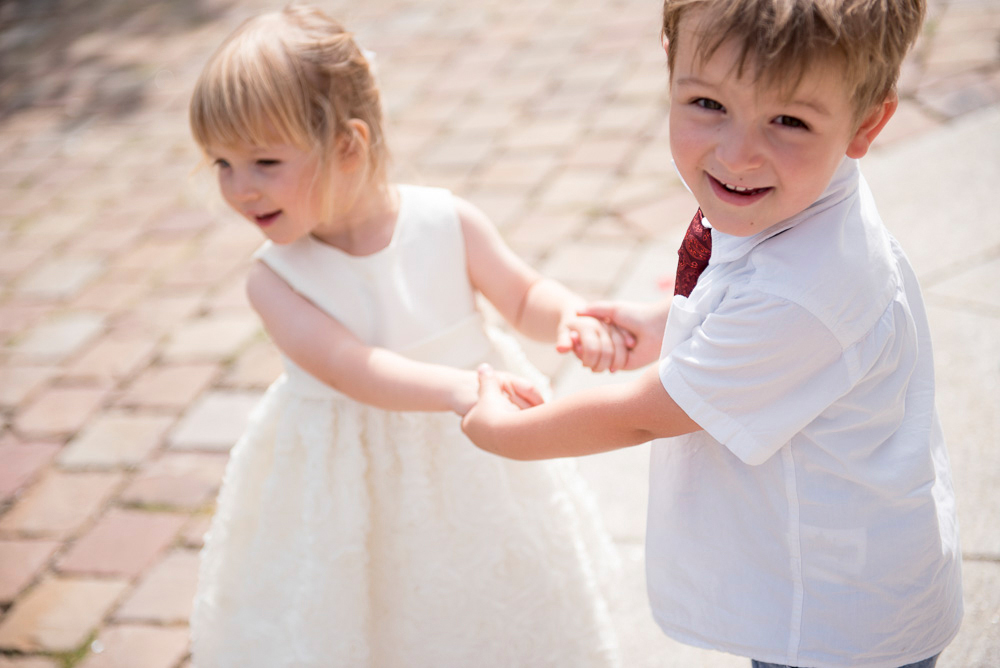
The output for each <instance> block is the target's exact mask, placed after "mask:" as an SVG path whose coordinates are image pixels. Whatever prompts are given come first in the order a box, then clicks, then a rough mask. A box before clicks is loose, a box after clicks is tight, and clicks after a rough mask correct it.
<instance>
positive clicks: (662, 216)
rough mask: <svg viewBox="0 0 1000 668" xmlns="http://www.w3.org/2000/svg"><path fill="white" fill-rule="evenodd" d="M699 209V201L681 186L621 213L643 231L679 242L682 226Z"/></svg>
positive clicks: (687, 223) (683, 226)
mask: <svg viewBox="0 0 1000 668" xmlns="http://www.w3.org/2000/svg"><path fill="white" fill-rule="evenodd" d="M697 211H698V201H697V200H696V199H695V198H694V196H693V195H691V193H689V192H688V191H687V190H685V189H683V188H674V189H671V190H669V191H667V192H666V193H664V195H663V197H662V199H657V200H655V201H653V202H650V203H648V204H644V205H641V206H638V207H635V208H631V207H629V208H623V209H622V216H623V218H624V219H625V221H626V222H628V223H629V224H630V225H633V226H634V227H635V228H636V229H638V230H640V231H641V232H642V233H643V234H645V235H647V236H648V237H650V238H655V239H676V243H677V245H678V246H679V245H680V241H681V239H682V238H683V237H684V230H686V229H687V227H688V225H690V224H691V218H692V217H693V216H694V214H695V212H697Z"/></svg>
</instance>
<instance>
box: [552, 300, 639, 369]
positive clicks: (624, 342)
mask: <svg viewBox="0 0 1000 668" xmlns="http://www.w3.org/2000/svg"><path fill="white" fill-rule="evenodd" d="M634 345H635V337H634V336H632V334H631V333H630V332H628V331H625V330H623V329H622V328H620V327H618V326H617V325H615V324H614V323H611V322H608V321H604V320H600V319H597V318H594V317H590V316H589V315H586V314H580V313H577V314H574V315H572V316H569V317H567V318H563V320H562V322H560V323H559V332H558V335H557V338H556V350H557V351H559V352H560V353H568V352H570V351H573V353H574V354H576V356H577V357H579V358H580V362H581V363H582V364H583V366H585V367H587V368H588V369H591V370H592V371H597V372H600V371H611V372H615V371H618V370H619V369H624V368H626V367H627V365H628V358H629V349H630V348H631V347H632V346H634Z"/></svg>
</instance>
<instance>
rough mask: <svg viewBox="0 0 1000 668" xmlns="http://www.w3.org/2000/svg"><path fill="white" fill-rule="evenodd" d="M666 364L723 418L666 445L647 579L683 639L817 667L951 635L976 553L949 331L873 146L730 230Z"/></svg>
mask: <svg viewBox="0 0 1000 668" xmlns="http://www.w3.org/2000/svg"><path fill="white" fill-rule="evenodd" d="M709 222H710V221H709ZM660 378H661V380H662V382H663V386H664V388H665V389H666V390H667V392H668V393H669V394H670V396H671V397H672V398H673V399H674V400H675V401H676V402H677V403H678V404H679V405H680V407H681V408H683V409H684V411H685V412H686V413H687V414H688V415H689V416H691V418H693V419H694V420H695V421H696V422H697V423H698V424H699V425H700V426H701V427H702V428H703V429H704V431H701V432H695V433H693V434H689V435H687V436H683V437H680V438H676V439H664V440H661V441H657V442H656V443H654V445H653V448H652V464H651V477H650V500H649V524H648V531H647V580H648V587H649V596H650V602H651V605H652V608H653V613H654V616H655V618H656V620H657V622H658V623H659V624H660V626H661V627H662V628H663V629H664V631H666V632H667V634H668V635H671V636H673V637H675V638H676V639H678V640H681V641H684V642H687V643H690V644H694V645H699V646H703V647H711V648H715V649H719V650H723V651H726V652H731V653H734V654H738V655H741V656H748V657H751V658H754V659H757V660H760V661H766V662H772V663H781V664H788V665H792V666H809V667H812V668H827V667H834V666H852V667H857V668H860V667H863V666H864V667H869V668H896V667H898V666H902V665H905V664H907V663H912V662H915V661H919V660H922V659H924V658H927V657H929V656H932V655H933V654H935V653H937V652H939V651H941V649H943V648H944V647H945V646H946V645H947V644H948V642H950V640H951V639H952V638H953V637H954V636H955V634H956V633H957V631H958V627H959V623H960V621H961V617H962V592H961V573H960V570H961V567H960V550H959V543H958V529H957V523H956V517H955V502H954V494H953V491H952V482H951V474H950V470H949V464H948V456H947V452H946V450H945V446H944V440H943V438H942V435H941V430H940V427H939V424H938V420H937V414H936V411H935V408H934V370H933V360H932V356H931V343H930V334H929V331H928V326H927V319H926V316H925V313H924V306H923V302H922V299H921V296H920V291H919V288H918V285H917V282H916V278H915V276H914V274H913V271H912V269H911V267H910V265H909V262H908V261H907V259H906V257H905V256H904V254H903V252H902V250H901V249H900V248H899V246H898V244H897V243H896V241H895V240H894V239H893V238H892V237H891V236H890V235H889V233H888V232H887V231H886V229H885V228H884V226H883V224H882V222H881V220H880V219H879V216H878V213H877V211H876V209H875V205H874V202H873V199H872V196H871V193H870V191H869V190H868V187H867V184H866V183H865V182H864V179H863V178H862V177H861V175H860V172H859V170H858V164H857V161H856V160H850V159H845V160H844V162H843V164H842V165H841V166H840V167H839V169H838V170H837V172H836V174H835V175H834V178H833V180H832V182H831V184H830V185H829V186H828V188H827V190H826V192H825V193H824V194H823V196H822V197H821V198H820V199H819V200H818V201H817V202H816V203H815V204H813V205H812V206H811V207H810V208H809V209H807V210H806V211H804V212H803V213H802V214H800V215H798V216H795V217H794V218H792V219H790V220H788V221H785V222H784V223H780V224H778V225H776V226H774V227H772V228H770V229H768V230H765V231H764V232H762V233H760V234H758V235H756V236H753V237H733V236H729V235H726V234H722V233H720V232H719V231H718V230H712V257H711V261H710V262H709V265H708V267H707V269H706V270H705V272H704V273H703V274H702V275H701V277H700V278H699V280H698V284H697V286H696V287H695V289H694V291H693V292H692V293H691V295H690V297H688V298H685V297H680V296H678V297H675V298H674V300H673V304H672V306H671V309H670V315H669V318H668V321H667V327H666V331H665V335H664V344H663V352H662V357H661V361H660Z"/></svg>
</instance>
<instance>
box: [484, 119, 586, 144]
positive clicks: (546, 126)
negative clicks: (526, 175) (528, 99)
mask: <svg viewBox="0 0 1000 668" xmlns="http://www.w3.org/2000/svg"><path fill="white" fill-rule="evenodd" d="M581 134H582V128H581V127H580V122H579V121H577V122H560V121H559V120H545V121H538V122H531V123H526V124H525V125H523V126H522V127H520V128H519V129H518V131H517V132H515V133H513V134H511V135H509V136H507V137H505V138H504V140H503V142H502V145H503V146H505V147H507V148H508V149H510V150H512V151H528V150H535V151H537V150H540V149H552V148H559V147H562V146H568V145H571V144H573V143H574V142H576V141H577V139H578V137H579V136H580V135H581Z"/></svg>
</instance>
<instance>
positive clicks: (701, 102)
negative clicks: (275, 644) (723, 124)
mask: <svg viewBox="0 0 1000 668" xmlns="http://www.w3.org/2000/svg"><path fill="white" fill-rule="evenodd" d="M694 104H696V105H697V106H699V107H701V108H702V109H710V110H712V111H721V110H722V105H721V104H719V103H718V102H716V101H715V100H713V99H711V98H707V97H699V98H698V99H696V100H694Z"/></svg>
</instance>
